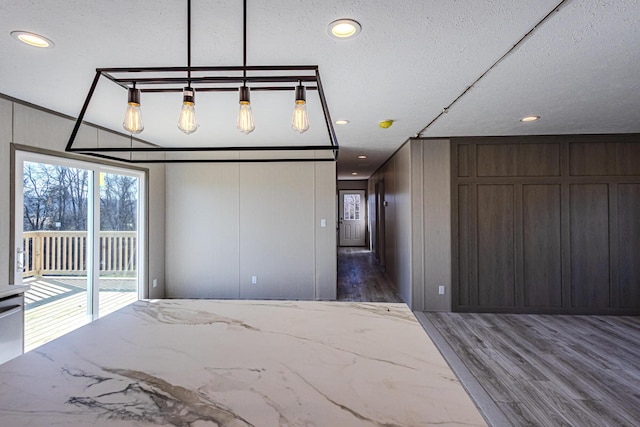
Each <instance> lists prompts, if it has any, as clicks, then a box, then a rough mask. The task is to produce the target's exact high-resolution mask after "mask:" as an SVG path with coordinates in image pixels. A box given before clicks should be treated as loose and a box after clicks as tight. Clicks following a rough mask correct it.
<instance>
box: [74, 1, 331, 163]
mask: <svg viewBox="0 0 640 427" xmlns="http://www.w3.org/2000/svg"><path fill="white" fill-rule="evenodd" d="M186 2H187V52H186V56H187V64H186V66H167V67H136V68H132V67H127V68H115V67H112V68H98V69H96V74H95V77H94V79H93V83H92V84H91V88H90V89H89V93H88V94H87V97H86V99H85V101H84V104H83V106H82V109H81V110H80V114H79V115H78V118H77V120H76V123H75V126H74V127H73V130H72V132H71V136H70V137H69V141H68V143H67V147H66V151H67V152H75V153H81V154H86V155H92V156H96V157H99V158H102V159H110V160H117V161H124V162H129V163H158V162H159V163H173V162H253V161H260V162H264V161H281V160H286V161H290V160H291V161H294V160H295V161H335V159H336V157H337V153H338V141H337V138H336V135H335V131H334V129H333V121H332V120H331V117H330V115H329V108H328V105H327V101H326V99H325V95H324V91H323V88H322V83H321V81H320V72H319V70H318V66H317V65H258V66H249V65H247V0H243V1H242V5H243V6H242V7H243V35H242V37H243V40H242V42H243V52H242V64H241V66H240V65H223V66H206V65H205V66H201V65H198V66H194V67H192V64H191V0H186ZM103 77H104V79H102V78H103ZM104 80H107V81H108V82H110V83H115V84H116V85H118V86H120V87H121V88H123V89H126V90H127V110H126V114H125V118H124V120H123V121H122V122H121V123H122V126H123V128H124V129H125V130H126V131H127V133H128V134H129V135H127V136H129V138H128V141H129V142H128V143H127V144H126V145H120V144H118V143H116V142H115V141H116V140H115V139H114V140H113V141H114V142H113V143H111V142H110V145H105V144H101V145H100V146H98V145H97V144H96V146H95V147H87V145H86V144H82V146H81V147H77V146H74V143H75V140H76V137H77V135H78V132H79V130H80V128H81V126H82V123H83V122H84V120H85V114H86V113H87V111H88V109H89V106H90V103H91V102H92V99H93V96H94V93H95V92H96V88H97V86H98V84H99V82H101V81H104ZM196 91H197V92H198V97H201V96H210V97H214V99H213V101H215V94H216V93H220V92H236V91H237V93H238V101H239V110H238V116H237V121H236V127H237V129H238V130H239V131H240V132H242V133H244V134H249V133H252V132H253V131H254V130H255V128H256V126H255V121H254V117H253V111H252V106H251V92H254V95H255V92H258V94H259V95H258V96H260V97H266V98H268V96H269V94H273V93H274V92H278V91H285V92H294V96H295V98H294V111H293V114H292V116H291V128H292V129H293V130H294V131H295V132H297V133H299V134H302V133H305V132H307V131H308V130H309V129H310V127H309V116H308V114H307V97H306V96H307V92H309V94H312V93H313V94H314V95H316V96H317V100H318V101H319V104H318V105H319V108H318V109H319V112H320V114H322V115H323V116H324V117H323V118H324V120H323V121H322V122H324V124H325V125H326V135H328V144H327V143H324V144H323V143H318V141H319V138H318V136H319V135H321V132H322V129H321V128H319V129H314V130H313V132H308V133H307V135H305V137H304V138H301V139H300V140H301V141H302V140H303V141H306V142H307V143H306V144H297V143H296V142H295V140H293V139H291V140H289V138H294V137H292V136H291V137H286V136H283V135H282V134H281V133H280V134H277V135H275V136H274V135H272V134H271V135H270V133H271V132H272V131H273V127H270V126H266V127H265V128H264V131H263V132H259V133H258V134H257V135H254V136H253V137H251V138H250V140H254V141H256V143H255V144H253V145H248V144H236V145H234V144H233V143H230V144H228V145H221V144H219V143H218V141H217V140H222V139H224V140H226V141H230V142H232V141H233V140H234V138H230V137H229V135H228V134H227V133H226V130H222V131H221V132H216V134H217V135H223V136H224V138H212V137H211V135H202V137H200V138H199V137H189V138H185V139H177V138H176V136H175V135H172V134H171V132H170V129H167V128H166V126H167V125H171V123H169V124H167V123H166V120H164V114H166V109H165V108H163V107H162V106H157V105H154V106H153V107H154V108H153V109H151V110H149V111H150V112H147V113H146V114H145V119H146V125H147V129H145V127H144V125H143V122H142V113H141V107H140V105H141V104H140V98H141V96H142V94H143V93H144V94H145V95H144V97H145V103H147V104H148V103H149V99H151V98H152V95H153V94H159V93H167V94H168V93H174V94H176V95H177V94H178V93H181V94H182V105H181V109H180V115H179V117H178V122H177V126H178V129H179V130H180V131H181V132H183V133H184V134H186V135H190V134H192V133H194V132H195V131H196V130H198V129H199V125H198V121H197V120H196V111H195V95H196ZM310 96H311V95H310ZM165 99H166V98H165ZM219 99H221V100H223V99H224V98H223V97H219ZM260 99H262V98H260ZM315 99H316V98H315V97H314V100H315ZM176 101H177V99H176ZM207 101H208V102H207V103H206V105H207V106H210V105H212V102H211V100H207ZM265 102H268V101H265ZM267 105H269V104H267ZM313 105H314V106H315V105H316V104H313ZM169 107H170V106H169ZM145 108H146V107H145ZM93 111H95V110H93ZM269 113H270V112H269V111H267V112H266V114H267V116H266V117H267V119H265V120H267V121H268V120H269V119H268V118H269V115H268V114H269ZM92 114H95V113H92ZM148 114H152V117H151V118H150V117H149V116H148ZM169 114H170V111H169ZM116 117H117V116H116ZM274 118H275V117H274ZM217 119H218V118H217V117H213V120H212V121H213V122H214V123H215V121H216V120H217ZM208 121H209V120H208ZM314 123H315V119H314ZM319 123H320V121H319ZM229 124H230V125H231V126H233V124H232V123H229ZM217 125H218V123H215V126H217ZM221 125H222V126H225V129H228V127H226V126H227V125H225V124H224V123H222V124H221ZM105 126H106V127H107V128H111V129H113V127H112V126H110V125H105ZM113 126H119V124H118V122H116V124H114V125H113ZM283 127H284V129H283V130H284V131H285V132H290V131H287V130H286V124H285V126H283ZM152 128H153V129H152ZM173 129H175V128H173ZM220 129H222V127H221V128H220ZM231 129H232V128H231ZM143 130H144V131H145V133H151V135H149V136H150V138H151V139H153V142H150V141H149V140H147V141H145V140H142V139H139V137H134V135H138V134H140V133H141V132H143ZM151 130H152V132H150V131H151ZM240 138H243V139H244V137H240ZM295 138H296V139H297V138H298V137H295ZM186 140H189V141H193V143H190V144H189V143H185V142H184V141H186ZM270 141H282V142H281V143H280V144H273V143H272V142H270ZM325 141H326V140H325ZM304 151H307V152H309V151H313V152H314V155H313V156H309V155H304V154H302V153H303V152H304ZM231 152H238V153H240V152H242V153H245V154H243V155H242V156H234V155H225V154H223V153H231ZM267 152H269V153H278V152H279V153H281V155H282V157H281V158H279V157H278V156H277V155H275V154H270V155H268V156H265V154H264V153H267ZM152 153H153V154H152ZM178 153H180V154H178ZM207 153H208V154H207ZM297 153H300V154H297Z"/></svg>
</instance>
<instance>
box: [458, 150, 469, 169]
mask: <svg viewBox="0 0 640 427" xmlns="http://www.w3.org/2000/svg"><path fill="white" fill-rule="evenodd" d="M458 176H469V146H468V145H458Z"/></svg>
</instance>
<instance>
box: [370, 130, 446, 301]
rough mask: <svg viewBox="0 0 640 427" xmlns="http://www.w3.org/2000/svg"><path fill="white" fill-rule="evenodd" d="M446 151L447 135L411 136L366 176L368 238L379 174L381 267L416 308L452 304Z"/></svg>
mask: <svg viewBox="0 0 640 427" xmlns="http://www.w3.org/2000/svg"><path fill="white" fill-rule="evenodd" d="M449 152H450V144H449V140H444V139H443V140H410V141H408V142H407V143H406V144H405V145H404V146H403V147H402V148H401V149H400V150H398V151H397V152H396V153H395V154H394V155H393V156H392V157H391V158H390V159H389V160H388V161H387V162H386V163H385V164H384V165H383V166H382V167H381V168H380V169H379V170H378V171H377V172H376V173H375V174H374V175H373V176H372V177H371V178H370V179H369V202H370V210H369V212H370V214H372V213H373V214H372V215H371V218H372V219H371V227H370V230H372V233H371V238H372V244H374V243H375V242H374V241H373V239H377V238H379V236H376V235H375V232H374V231H375V229H376V224H375V222H376V221H377V220H378V219H377V218H376V217H375V211H374V210H375V205H374V204H373V203H374V202H375V185H376V183H377V182H379V181H381V180H384V187H385V201H386V202H387V206H386V207H385V208H384V214H385V219H384V225H385V236H384V241H385V267H386V272H387V275H388V276H389V278H390V279H391V280H392V281H393V283H394V284H395V285H396V286H397V287H398V290H399V292H400V295H401V296H402V299H403V300H404V301H405V302H406V303H407V304H408V305H409V306H410V307H411V309H412V310H416V311H423V310H425V311H450V310H451V187H450V179H451V178H450V174H451V172H450V171H451V164H450V154H449ZM439 286H445V295H439V294H438V287H439Z"/></svg>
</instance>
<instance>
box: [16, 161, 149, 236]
mask: <svg viewBox="0 0 640 427" xmlns="http://www.w3.org/2000/svg"><path fill="white" fill-rule="evenodd" d="M23 179H24V182H23V188H24V190H23V192H24V194H23V198H24V231H37V230H68V231H70V230H74V231H84V230H87V203H88V201H87V196H88V190H89V171H87V170H84V169H78V168H70V167H66V166H54V165H48V164H44V163H32V162H25V163H24V178H23ZM100 184H101V185H100V229H101V230H103V231H133V230H136V229H137V208H138V207H137V203H138V200H137V193H138V180H137V179H136V178H133V177H129V176H125V175H117V174H103V175H102V177H101V178H100Z"/></svg>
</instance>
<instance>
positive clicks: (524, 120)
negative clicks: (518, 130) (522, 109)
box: [520, 116, 540, 123]
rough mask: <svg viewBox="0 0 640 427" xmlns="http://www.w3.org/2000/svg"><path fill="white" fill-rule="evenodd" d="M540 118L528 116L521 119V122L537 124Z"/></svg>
mask: <svg viewBox="0 0 640 427" xmlns="http://www.w3.org/2000/svg"><path fill="white" fill-rule="evenodd" d="M539 118H540V116H527V117H523V118H521V119H520V121H521V122H525V123H526V122H535V121H536V120H538V119H539Z"/></svg>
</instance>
